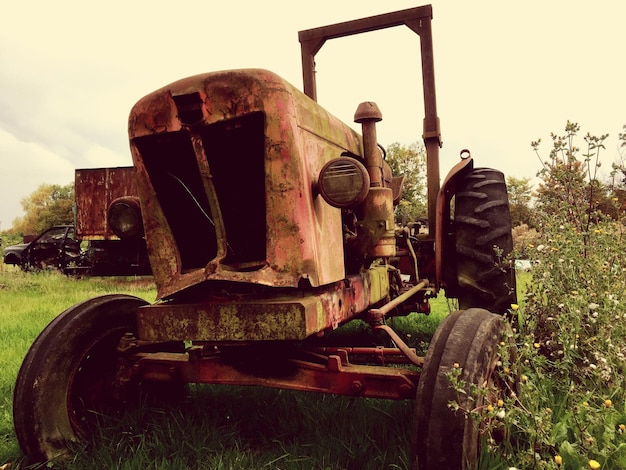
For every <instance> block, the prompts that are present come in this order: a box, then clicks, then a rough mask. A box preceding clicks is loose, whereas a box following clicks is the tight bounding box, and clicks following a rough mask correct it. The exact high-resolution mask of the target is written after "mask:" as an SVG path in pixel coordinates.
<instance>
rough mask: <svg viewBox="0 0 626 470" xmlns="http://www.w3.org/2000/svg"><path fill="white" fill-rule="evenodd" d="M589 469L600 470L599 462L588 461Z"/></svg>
mask: <svg viewBox="0 0 626 470" xmlns="http://www.w3.org/2000/svg"><path fill="white" fill-rule="evenodd" d="M589 468H591V469H592V470H598V468H600V462H598V461H597V460H590V461H589Z"/></svg>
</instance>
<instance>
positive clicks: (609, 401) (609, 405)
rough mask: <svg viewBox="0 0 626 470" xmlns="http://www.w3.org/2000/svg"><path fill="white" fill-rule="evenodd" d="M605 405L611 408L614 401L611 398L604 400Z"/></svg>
mask: <svg viewBox="0 0 626 470" xmlns="http://www.w3.org/2000/svg"><path fill="white" fill-rule="evenodd" d="M604 406H606V407H607V408H611V407H612V406H613V402H612V401H611V400H608V399H607V400H604Z"/></svg>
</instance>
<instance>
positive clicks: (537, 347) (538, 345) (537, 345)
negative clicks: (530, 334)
mask: <svg viewBox="0 0 626 470" xmlns="http://www.w3.org/2000/svg"><path fill="white" fill-rule="evenodd" d="M533 346H534V347H535V349H539V347H540V346H541V345H540V344H539V343H535V344H533Z"/></svg>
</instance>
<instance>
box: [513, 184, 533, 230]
mask: <svg viewBox="0 0 626 470" xmlns="http://www.w3.org/2000/svg"><path fill="white" fill-rule="evenodd" d="M506 188H507V192H508V193H509V208H510V211H511V225H512V226H513V227H517V226H518V225H523V224H526V225H528V226H529V227H533V226H534V224H533V220H532V209H531V201H532V191H533V190H532V186H531V185H530V178H515V177H514V176H507V178H506Z"/></svg>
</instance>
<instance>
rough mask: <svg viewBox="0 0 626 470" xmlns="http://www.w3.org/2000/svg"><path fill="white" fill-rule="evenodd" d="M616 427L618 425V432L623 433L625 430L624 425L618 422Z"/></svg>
mask: <svg viewBox="0 0 626 470" xmlns="http://www.w3.org/2000/svg"><path fill="white" fill-rule="evenodd" d="M618 427H619V432H621V433H622V434H623V433H624V431H626V425H624V424H620V425H619V426H618Z"/></svg>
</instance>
